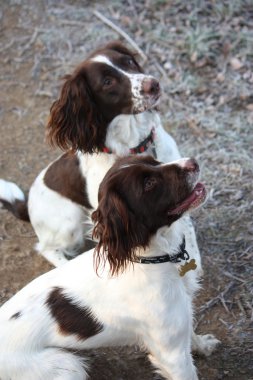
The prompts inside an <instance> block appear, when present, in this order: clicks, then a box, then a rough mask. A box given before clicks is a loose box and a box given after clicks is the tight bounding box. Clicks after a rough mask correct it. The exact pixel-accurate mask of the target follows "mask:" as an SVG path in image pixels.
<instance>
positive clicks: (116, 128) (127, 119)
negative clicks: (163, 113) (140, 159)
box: [105, 110, 161, 156]
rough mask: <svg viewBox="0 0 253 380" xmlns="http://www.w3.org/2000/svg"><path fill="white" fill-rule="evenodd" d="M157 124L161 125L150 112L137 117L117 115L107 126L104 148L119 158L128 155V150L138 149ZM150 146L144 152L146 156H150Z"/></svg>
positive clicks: (154, 114) (156, 114)
mask: <svg viewBox="0 0 253 380" xmlns="http://www.w3.org/2000/svg"><path fill="white" fill-rule="evenodd" d="M158 124H159V125H160V124H161V122H160V118H159V115H158V113H157V112H156V111H152V110H150V111H145V112H143V113H140V114H137V115H119V116H117V117H115V118H114V119H113V120H112V121H111V123H110V124H109V126H108V129H107V134H106V140H105V146H106V147H107V149H108V150H109V151H111V152H113V153H114V154H117V155H119V156H125V155H128V154H129V153H130V152H129V150H130V148H135V147H138V146H139V144H141V143H142V142H143V141H144V140H145V139H146V138H147V137H148V136H149V135H150V134H151V131H152V129H153V130H154V131H155V129H156V126H157V125H158ZM151 145H152V144H151ZM151 145H150V147H148V149H146V151H145V152H146V153H148V154H152V151H151V149H152V146H151Z"/></svg>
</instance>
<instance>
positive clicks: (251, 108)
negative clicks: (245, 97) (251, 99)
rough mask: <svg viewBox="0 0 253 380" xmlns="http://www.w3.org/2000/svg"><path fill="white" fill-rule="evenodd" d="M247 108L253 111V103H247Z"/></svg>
mask: <svg viewBox="0 0 253 380" xmlns="http://www.w3.org/2000/svg"><path fill="white" fill-rule="evenodd" d="M246 108H247V110H249V111H253V103H250V104H247V105H246Z"/></svg>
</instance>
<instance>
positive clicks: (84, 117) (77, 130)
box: [47, 72, 104, 153]
mask: <svg viewBox="0 0 253 380" xmlns="http://www.w3.org/2000/svg"><path fill="white" fill-rule="evenodd" d="M99 118H100V119H99ZM101 124H102V120H101V115H100V113H99V112H96V107H95V104H94V102H93V99H92V96H91V94H90V90H89V87H88V84H87V83H86V79H85V76H84V75H83V73H82V72H79V73H75V74H73V75H68V76H65V82H64V84H63V87H62V89H61V94H60V97H59V99H58V100H56V101H55V102H54V103H53V105H52V107H51V110H50V117H49V121H48V124H47V140H48V142H49V143H50V144H51V145H53V146H57V147H59V148H61V149H62V150H68V149H72V150H73V151H76V150H80V151H82V152H84V153H93V152H95V151H97V150H99V149H101V148H102V146H103V139H104V136H102V134H103V133H104V128H103V127H102V125H101Z"/></svg>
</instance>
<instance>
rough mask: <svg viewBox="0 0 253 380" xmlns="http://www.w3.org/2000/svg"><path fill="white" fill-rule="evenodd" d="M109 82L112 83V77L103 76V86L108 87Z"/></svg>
mask: <svg viewBox="0 0 253 380" xmlns="http://www.w3.org/2000/svg"><path fill="white" fill-rule="evenodd" d="M111 84H112V79H111V78H109V77H106V78H104V80H103V86H104V87H108V86H110V85H111Z"/></svg>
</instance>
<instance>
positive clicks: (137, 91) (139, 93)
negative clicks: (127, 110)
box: [91, 55, 157, 113]
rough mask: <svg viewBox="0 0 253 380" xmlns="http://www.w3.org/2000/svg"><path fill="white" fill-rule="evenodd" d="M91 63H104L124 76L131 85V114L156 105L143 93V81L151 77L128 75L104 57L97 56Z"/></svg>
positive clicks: (140, 74)
mask: <svg viewBox="0 0 253 380" xmlns="http://www.w3.org/2000/svg"><path fill="white" fill-rule="evenodd" d="M91 61H92V62H98V63H104V64H106V65H108V66H110V67H113V68H114V69H115V70H117V71H118V72H120V73H122V74H123V75H125V76H126V77H127V78H128V79H129V81H130V83H131V92H132V101H133V113H140V112H144V111H145V110H146V109H149V108H151V107H153V106H154V105H155V104H156V103H157V99H156V100H154V99H153V96H152V95H148V94H144V93H143V90H142V88H143V82H144V80H152V79H154V77H152V76H151V75H145V74H142V73H128V72H127V71H125V70H122V69H121V68H120V67H118V66H116V65H114V63H113V62H111V61H110V59H109V58H108V57H106V56H104V55H97V56H95V57H93V58H91Z"/></svg>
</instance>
